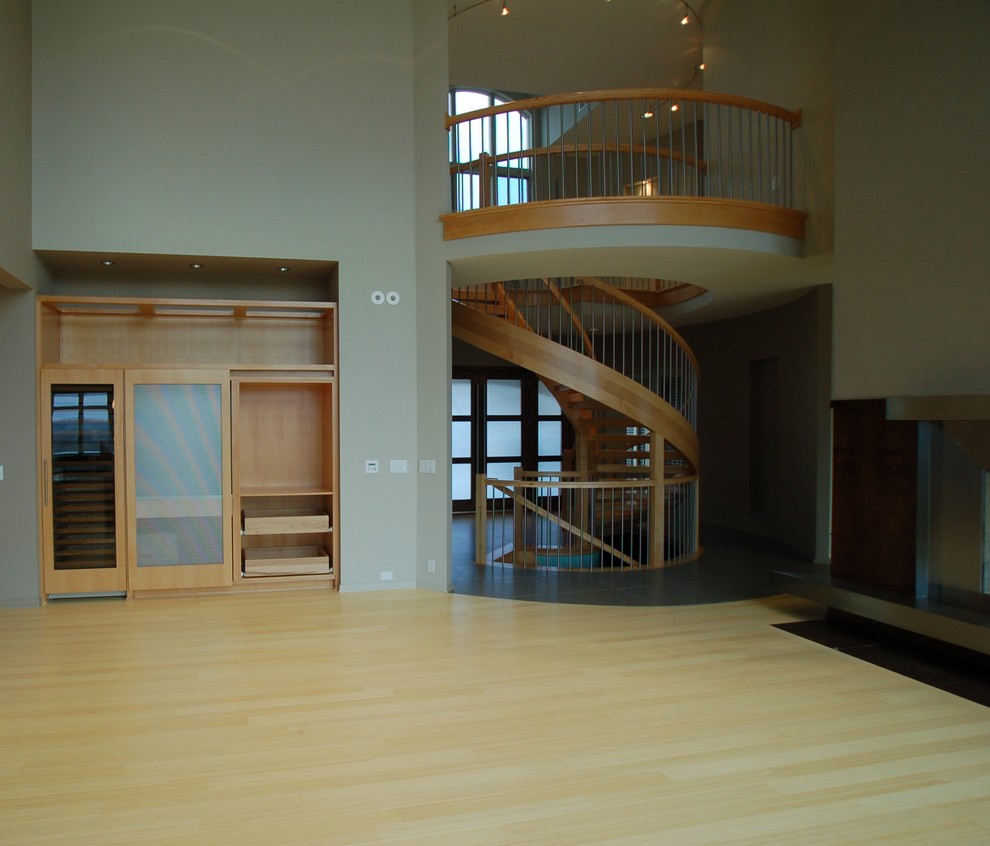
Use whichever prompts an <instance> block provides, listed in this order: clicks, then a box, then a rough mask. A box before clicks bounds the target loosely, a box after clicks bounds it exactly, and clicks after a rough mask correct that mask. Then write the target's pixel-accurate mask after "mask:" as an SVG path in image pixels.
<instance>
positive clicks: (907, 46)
mask: <svg viewBox="0 0 990 846" xmlns="http://www.w3.org/2000/svg"><path fill="white" fill-rule="evenodd" d="M836 14H837V20H841V21H842V26H841V27H840V28H838V29H837V32H836V57H835V76H836V198H837V202H836V220H837V224H836V264H835V329H834V332H835V382H834V385H835V387H834V396H835V397H837V398H842V399H854V398H860V397H886V396H891V395H894V396H897V395H913V394H953V393H988V392H990V331H987V315H988V314H990V285H988V284H987V280H988V268H990V238H988V237H987V220H988V214H987V209H988V197H990V157H988V155H987V149H988V139H990V95H988V92H990V65H988V63H987V61H986V55H987V45H988V44H990V4H988V3H986V2H985V0H947V2H944V3H940V4H938V8H937V9H935V8H934V7H932V6H931V5H930V4H921V3H904V2H900V0H855V2H852V0H842V2H840V3H838V4H837V9H836Z"/></svg>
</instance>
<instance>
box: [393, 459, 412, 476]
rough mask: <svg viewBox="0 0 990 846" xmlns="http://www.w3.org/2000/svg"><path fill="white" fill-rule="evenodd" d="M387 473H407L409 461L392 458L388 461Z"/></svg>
mask: <svg viewBox="0 0 990 846" xmlns="http://www.w3.org/2000/svg"><path fill="white" fill-rule="evenodd" d="M388 472H389V473H408V472H409V462H408V461H406V460H405V459H404V458H393V459H392V460H391V461H389V463H388Z"/></svg>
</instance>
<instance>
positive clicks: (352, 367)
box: [34, 0, 448, 590]
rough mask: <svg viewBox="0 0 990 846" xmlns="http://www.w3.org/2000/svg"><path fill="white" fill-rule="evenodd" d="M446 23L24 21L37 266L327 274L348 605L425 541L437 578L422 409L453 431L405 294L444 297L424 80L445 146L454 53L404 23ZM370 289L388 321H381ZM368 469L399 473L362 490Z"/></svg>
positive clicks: (252, 8)
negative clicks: (257, 264) (304, 268)
mask: <svg viewBox="0 0 990 846" xmlns="http://www.w3.org/2000/svg"><path fill="white" fill-rule="evenodd" d="M443 15H444V7H443V3H442V2H440V0H416V2H415V3H414V2H413V0H365V1H364V2H362V3H349V4H343V3H326V2H323V0H294V2H292V3H287V4H273V3H270V2H267V0H206V1H205V2H204V0H172V2H169V3H160V2H154V0H117V2H114V0H106V2H101V3H99V4H89V3H85V4H83V3H77V2H72V0H43V2H41V0H39V2H36V3H35V40H34V44H35V76H34V85H35V96H34V104H35V139H34V149H35V185H34V200H35V208H34V245H35V247H36V248H40V249H52V250H107V251H115V252H116V251H120V252H147V253H193V254H205V255H211V254H213V255H249V256H252V255H253V256H279V257H285V258H293V257H295V258H312V259H330V260H336V261H339V302H340V314H341V329H340V369H341V378H340V402H341V405H340V407H341V437H340V444H341V462H340V471H341V523H342V525H341V537H340V540H341V547H342V559H343V562H342V567H341V573H342V587H343V589H345V590H351V589H363V588H373V587H378V586H387V587H395V586H402V585H412V584H415V583H416V580H417V558H418V557H419V555H418V550H419V546H418V542H419V538H420V537H421V536H422V537H424V538H429V541H428V542H425V543H424V546H423V547H422V548H423V550H424V551H426V550H430V551H431V555H430V557H433V558H435V559H437V560H438V569H439V570H440V571H441V572H440V576H439V579H438V580H437V579H435V580H434V583H438V582H442V580H443V573H444V571H445V569H446V553H445V551H444V549H443V547H445V545H446V532H445V526H446V524H445V523H441V522H440V520H439V518H438V514H437V509H432V510H423V511H421V512H418V511H417V509H416V508H415V507H413V506H414V504H415V502H416V497H417V488H418V486H419V485H420V484H421V483H422V484H427V485H433V486H436V484H437V482H436V479H439V480H441V482H442V480H444V479H445V478H446V477H445V475H444V468H445V462H446V453H444V452H438V454H436V455H433V454H431V455H428V456H424V457H431V458H435V459H436V460H437V462H438V467H439V468H440V470H441V472H440V474H438V475H437V476H436V477H435V478H434V479H429V480H427V481H425V482H421V480H420V477H419V476H418V474H417V473H416V469H417V464H418V457H419V454H418V452H419V448H420V436H419V433H418V427H419V423H420V420H419V419H418V416H417V413H416V409H417V408H419V407H421V406H424V405H427V406H433V407H437V408H439V409H440V411H439V412H438V413H433V412H429V413H424V414H423V415H422V423H423V425H425V426H429V425H431V424H433V423H434V418H440V417H444V416H445V411H444V408H445V403H446V394H447V388H446V378H445V376H444V377H443V378H442V379H440V378H437V377H436V376H433V377H432V378H427V379H425V380H421V379H420V377H421V376H422V375H423V373H422V372H421V368H420V365H419V362H418V358H419V356H420V355H421V354H422V355H424V356H430V358H429V361H428V363H427V365H428V368H433V369H438V367H437V363H438V362H441V361H445V360H446V354H445V348H446V342H445V341H444V338H445V336H446V330H445V331H444V333H443V334H439V333H437V332H436V328H435V327H433V328H432V329H430V331H429V335H427V336H424V335H422V334H421V332H422V330H421V328H420V327H419V326H418V325H417V289H418V288H420V287H424V286H425V287H429V286H432V285H434V284H435V285H437V286H438V287H439V288H440V289H441V290H443V291H446V279H445V274H446V270H445V265H444V263H443V261H442V260H439V261H438V260H437V259H436V257H435V256H434V257H432V258H430V257H427V258H425V259H424V260H423V261H422V263H418V261H417V259H418V253H417V245H416V236H417V232H416V230H415V229H414V224H415V220H416V202H415V201H416V196H415V190H416V179H417V178H419V179H421V180H427V179H429V178H430V173H429V168H430V167H435V168H439V175H438V176H437V177H436V180H437V182H438V183H439V184H440V185H443V184H444V172H445V167H444V165H445V163H444V162H443V156H444V153H445V146H441V147H440V149H439V156H440V159H439V162H437V161H435V159H436V157H435V156H434V157H433V159H430V158H428V157H426V158H422V157H421V158H417V155H416V153H415V152H414V150H415V145H414V143H413V142H414V138H415V132H416V121H415V110H416V108H417V102H418V101H417V99H416V91H415V89H414V72H415V73H422V74H423V75H424V78H425V79H428V80H430V85H431V86H432V87H433V88H436V87H437V86H438V85H440V87H439V89H438V90H435V91H433V97H432V99H431V98H428V97H426V96H423V97H422V99H421V101H419V102H421V103H422V107H423V108H429V109H430V117H431V118H433V119H434V120H435V122H436V124H437V127H438V128H439V131H441V132H442V121H441V119H440V115H442V111H441V109H442V103H443V97H444V95H445V91H446V86H445V82H444V81H443V80H444V79H445V72H446V51H445V48H444V50H443V51H440V50H437V49H434V50H432V51H431V50H430V49H427V48H424V49H421V50H420V49H419V48H418V47H417V43H416V41H415V38H414V20H425V21H426V22H427V26H428V27H436V26H437V23H438V21H439V22H440V26H441V27H442V22H443V20H444V18H443ZM427 47H428V45H427ZM417 50H418V52H417ZM417 63H418V66H417ZM437 101H439V103H440V105H439V106H438V105H437ZM417 174H418V176H417ZM424 214H427V213H426V212H424ZM429 214H430V215H433V214H435V212H434V210H430V211H429ZM431 236H432V237H435V238H436V239H437V242H438V243H439V239H440V236H439V233H431V232H430V231H429V230H428V228H425V227H424V232H423V235H422V238H424V239H429V237H431ZM420 273H422V274H424V275H426V276H427V277H428V278H426V279H423V280H420V279H419V278H418V274H420ZM376 289H380V290H385V291H391V290H394V291H397V292H399V294H400V296H401V302H400V304H399V305H398V306H394V307H391V306H375V305H373V304H372V302H371V292H372V291H374V290H376ZM133 293H135V294H140V293H141V291H140V290H135V291H134V292H133ZM256 293H257V291H254V290H252V289H251V287H250V286H249V285H248V286H245V290H243V291H242V292H241V295H242V296H245V297H251V296H254V295H256ZM429 305H430V306H432V305H435V304H429ZM430 319H431V320H434V319H439V320H440V321H443V319H444V318H443V317H442V316H441V317H439V318H430ZM437 345H439V347H437ZM438 370H442V367H441V368H439V369H438ZM430 372H431V373H432V370H431V371H430ZM447 428H448V424H447V422H446V420H444V421H443V426H442V429H441V430H440V431H441V434H440V435H439V436H437V435H436V433H433V435H432V436H430V437H427V436H426V435H424V441H423V443H424V448H425V449H428V450H430V452H431V453H433V452H435V451H439V450H441V449H442V448H443V447H444V446H445V443H446V441H445V438H446V431H447ZM437 437H439V440H437ZM366 458H377V459H378V460H379V461H380V462H381V463H382V465H383V467H384V468H386V469H387V468H388V466H389V460H390V459H393V458H396V459H406V460H407V461H408V462H409V469H410V472H409V473H407V474H405V475H399V474H389V473H388V472H385V473H380V474H379V475H377V476H370V475H366V474H365V473H364V461H365V459H366ZM431 495H432V494H431ZM437 495H442V492H440V493H439V494H437ZM421 521H423V522H424V523H425V525H424V526H421V525H420V522H421ZM434 548H437V551H436V553H435V554H432V550H433V549H434ZM424 566H425V565H424ZM383 570H388V571H391V572H392V573H393V576H394V580H393V581H392V582H391V583H389V584H387V585H382V584H381V583H380V582H379V573H380V572H381V571H383Z"/></svg>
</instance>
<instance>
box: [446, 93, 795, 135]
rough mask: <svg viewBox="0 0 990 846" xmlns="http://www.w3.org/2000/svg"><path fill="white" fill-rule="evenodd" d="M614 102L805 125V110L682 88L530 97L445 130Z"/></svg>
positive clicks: (450, 121)
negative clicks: (713, 109)
mask: <svg viewBox="0 0 990 846" xmlns="http://www.w3.org/2000/svg"><path fill="white" fill-rule="evenodd" d="M611 100H659V101H664V100H671V101H675V100H676V101H679V102H686V101H695V102H700V103H712V104H714V105H718V106H735V107H738V108H742V109H751V110H752V111H755V112H760V113H761V114H765V115H770V116H771V117H776V118H780V119H781V120H786V121H787V122H788V123H790V125H791V127H792V128H794V129H797V128H798V127H799V126H800V125H801V110H800V109H798V111H796V112H792V111H790V110H789V109H783V108H781V107H780V106H775V105H773V104H772V103H766V102H764V101H762V100H754V99H751V98H749V97H739V96H737V95H735V94H717V93H713V92H709V91H694V90H688V89H682V88H619V89H616V90H614V91H577V92H575V93H572V94H547V95H544V96H541V97H529V98H526V99H524V100H510V101H509V102H507V103H501V104H500V105H497V106H489V107H488V108H485V109H477V110H475V111H473V112H465V113H464V114H460V115H448V116H447V118H446V121H445V127H446V128H447V129H450V128H451V127H452V126H456V125H457V124H458V123H462V122H464V121H467V120H477V119H478V118H482V117H489V116H492V115H499V114H505V113H507V112H523V111H528V110H529V109H540V108H545V107H547V106H564V105H571V104H577V103H602V102H608V101H611Z"/></svg>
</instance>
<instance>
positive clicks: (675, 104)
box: [670, 103, 680, 112]
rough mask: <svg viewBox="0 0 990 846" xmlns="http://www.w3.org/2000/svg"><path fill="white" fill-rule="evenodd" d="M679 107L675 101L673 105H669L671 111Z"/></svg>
mask: <svg viewBox="0 0 990 846" xmlns="http://www.w3.org/2000/svg"><path fill="white" fill-rule="evenodd" d="M679 108H680V106H678V105H677V103H674V105H673V106H671V107H670V110H671V111H672V112H676V111H677V110H678V109H679Z"/></svg>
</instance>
